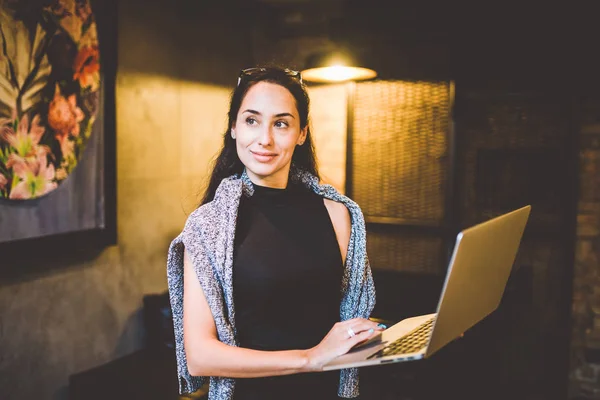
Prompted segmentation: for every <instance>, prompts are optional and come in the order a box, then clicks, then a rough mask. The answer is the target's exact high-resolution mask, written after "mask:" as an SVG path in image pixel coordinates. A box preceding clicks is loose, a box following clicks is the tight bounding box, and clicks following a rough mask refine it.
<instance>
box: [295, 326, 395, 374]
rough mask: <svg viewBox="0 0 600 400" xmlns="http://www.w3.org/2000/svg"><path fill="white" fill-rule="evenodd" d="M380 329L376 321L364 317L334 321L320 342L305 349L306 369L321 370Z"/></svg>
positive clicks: (311, 370)
mask: <svg viewBox="0 0 600 400" xmlns="http://www.w3.org/2000/svg"><path fill="white" fill-rule="evenodd" d="M382 330H383V328H382V327H381V326H378V325H377V323H376V322H373V321H370V320H368V319H364V318H354V319H349V320H348V321H344V322H338V323H336V324H335V325H334V326H333V328H331V330H330V331H329V333H327V335H326V336H325V337H324V338H323V340H321V343H319V344H318V345H316V346H315V347H313V348H312V349H309V350H307V353H306V355H307V358H308V365H307V369H308V371H310V372H313V371H321V370H322V369H323V366H324V365H325V364H327V363H328V362H329V361H331V360H333V359H334V358H336V357H338V356H341V355H342V354H346V353H347V352H348V351H349V350H350V349H351V348H352V347H354V346H356V345H357V344H358V343H360V342H363V341H365V340H367V339H369V338H370V337H372V336H374V335H376V334H378V333H379V332H381V331H382Z"/></svg>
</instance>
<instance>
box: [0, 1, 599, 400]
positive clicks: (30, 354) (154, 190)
mask: <svg viewBox="0 0 600 400" xmlns="http://www.w3.org/2000/svg"><path fill="white" fill-rule="evenodd" d="M578 4H582V3H578ZM115 11H116V14H115V15H114V23H115V26H114V29H115V30H116V32H117V38H118V39H117V50H118V57H117V60H116V68H117V76H116V99H115V105H116V122H117V125H116V155H117V156H116V171H117V180H116V183H115V184H116V190H117V210H116V214H117V234H118V244H117V245H115V246H109V247H107V248H103V249H99V250H97V251H94V252H78V251H77V250H76V249H69V248H68V246H66V247H65V248H66V249H69V250H67V251H68V253H66V254H63V255H61V256H60V257H48V258H45V259H43V261H37V262H38V264H36V265H31V261H28V260H29V256H28V255H27V254H23V256H22V257H15V258H10V259H6V258H4V259H2V258H1V255H0V263H2V265H1V268H0V269H1V270H2V274H1V275H0V278H1V281H0V398H3V399H37V398H40V399H65V398H67V397H68V392H69V389H68V380H69V377H70V376H72V375H73V374H76V373H79V372H82V371H86V370H89V369H91V368H94V367H97V366H100V365H104V364H106V363H109V362H111V361H114V360H117V359H120V358H121V357H123V356H127V355H130V354H132V353H134V352H136V351H139V350H141V349H143V348H144V347H145V346H146V344H147V341H148V332H146V331H145V328H144V323H145V322H144V314H143V309H144V307H143V298H144V296H145V295H149V294H158V293H163V292H164V291H165V290H166V276H165V266H166V252H167V247H168V245H169V243H170V241H171V239H172V238H173V237H174V236H176V235H177V233H178V232H179V231H180V229H181V228H182V226H183V223H184V221H185V219H186V216H187V215H188V214H189V213H190V212H191V211H192V210H193V209H194V208H195V207H196V205H197V203H198V201H199V196H198V195H199V193H201V191H202V188H203V182H204V179H205V177H206V174H207V173H208V171H209V163H210V161H211V159H212V157H213V155H214V154H215V152H216V151H217V150H218V148H219V145H220V142H221V134H222V132H223V131H224V129H225V124H226V119H225V118H226V111H227V106H228V104H227V102H228V97H229V94H230V92H231V90H232V88H233V85H234V84H235V82H236V78H237V74H238V71H239V69H240V68H242V67H246V66H251V65H255V64H256V63H262V62H269V61H275V62H278V63H282V64H285V65H289V66H291V67H294V68H298V69H300V68H302V66H303V63H304V60H306V58H307V57H308V56H309V55H310V54H311V53H313V52H315V51H332V50H334V49H336V48H338V47H345V48H348V49H350V50H351V51H352V52H353V53H354V54H356V55H359V56H361V57H362V58H363V59H364V60H367V62H368V63H369V66H370V67H372V68H373V69H375V70H376V71H377V72H378V74H379V77H378V79H377V80H375V81H372V82H359V83H356V84H331V85H311V86H310V89H309V93H310V96H311V100H312V109H311V110H312V124H313V132H314V134H315V140H316V147H317V155H318V158H319V161H320V166H321V172H322V174H323V177H324V178H325V180H327V181H328V182H330V183H332V184H333V185H334V186H336V187H337V188H338V189H340V190H342V191H344V190H347V189H348V194H349V195H350V196H351V197H353V198H355V199H356V200H357V201H358V202H359V204H360V205H361V206H362V208H363V211H364V212H365V215H366V218H367V222H368V224H369V225H368V228H369V256H370V259H371V262H372V265H373V269H374V271H375V273H376V284H377V286H378V289H379V299H378V306H377V307H378V309H377V312H378V313H379V314H380V315H382V316H385V317H388V318H392V319H394V318H398V317H401V316H402V315H404V314H406V313H409V312H411V311H414V310H421V309H423V310H428V309H429V308H431V307H435V302H436V301H437V295H438V293H439V292H438V288H439V284H440V283H439V282H440V280H441V278H442V277H443V273H444V272H445V270H444V267H445V262H446V261H447V254H448V250H449V248H450V247H451V244H452V242H451V238H452V236H453V235H454V234H455V232H456V230H457V229H459V228H460V227H462V226H467V225H470V224H472V223H475V222H479V221H481V220H483V219H485V218H487V217H489V216H492V215H495V214H498V213H500V212H502V211H505V210H508V209H510V208H511V207H516V206H519V205H521V204H522V203H523V202H531V203H532V204H533V206H534V213H533V214H532V220H531V223H530V225H529V227H528V230H527V233H526V237H525V239H524V242H523V246H522V249H521V251H520V253H519V256H518V259H517V262H516V266H517V267H518V268H517V269H516V272H515V274H514V276H513V277H512V278H511V281H510V286H509V290H508V291H507V296H506V298H505V300H506V301H505V302H504V304H503V306H502V308H501V310H499V311H500V312H499V313H497V314H496V315H494V316H493V318H491V319H490V320H489V321H486V324H482V325H481V326H480V327H479V329H476V330H474V331H473V332H468V334H467V335H466V339H465V343H466V344H465V345H464V346H465V348H466V349H467V350H465V351H466V353H465V354H466V355H467V356H465V357H464V358H461V359H460V360H458V359H456V363H455V364H454V365H455V366H458V367H459V368H457V369H459V370H460V371H461V373H462V374H464V375H470V376H472V377H473V378H472V381H476V382H479V386H478V389H477V390H478V391H479V393H481V394H482V395H481V397H482V398H491V394H490V393H491V392H493V391H495V390H497V389H498V385H500V386H504V387H505V388H507V389H506V390H507V391H510V393H511V394H512V396H511V398H523V399H551V398H552V399H553V398H566V397H567V396H568V397H570V398H576V397H578V398H600V394H599V393H600V382H599V381H600V356H599V355H598V350H600V319H599V318H600V317H599V316H598V314H599V313H600V311H599V310H598V307H597V306H598V305H599V304H600V297H599V294H598V293H600V280H599V278H598V256H599V253H600V247H599V246H600V242H599V237H600V231H599V219H600V95H599V92H598V87H599V82H600V79H599V78H598V71H600V68H599V67H600V65H599V64H598V63H597V62H596V61H595V58H596V57H595V53H596V52H597V46H596V43H595V39H596V38H597V37H598V28H597V27H596V26H595V21H594V20H593V13H592V9H591V8H590V7H587V6H583V5H570V6H568V7H566V6H564V5H563V6H560V7H559V6H556V7H555V6H551V5H548V4H544V5H543V6H542V5H527V4H523V3H520V4H519V5H518V6H513V5H511V4H508V3H496V4H483V5H482V4H479V5H470V6H469V7H466V6H459V5H457V4H453V3H442V2H437V3H436V2H419V3H417V2H383V1H373V2H364V1H355V0H335V1H311V0H304V1H303V0H263V1H258V0H256V1H248V2H242V1H228V2H222V3H219V4H217V3H216V2H197V1H191V0H176V1H173V2H167V1H160V0H153V1H141V0H128V1H122V2H118V3H116V2H115ZM348 140H349V142H348ZM0 229H7V227H4V226H0ZM35 251H36V250H35V249H31V252H35ZM40 256H42V257H43V255H40ZM131 368H137V367H136V366H135V365H132V366H131ZM386 368H387V367H386ZM173 379H175V377H174V376H173ZM488 391H489V392H488Z"/></svg>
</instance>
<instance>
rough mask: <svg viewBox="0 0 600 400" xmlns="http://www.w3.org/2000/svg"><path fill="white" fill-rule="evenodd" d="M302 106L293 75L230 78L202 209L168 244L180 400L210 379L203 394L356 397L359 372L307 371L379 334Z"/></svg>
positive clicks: (358, 231) (359, 234)
mask: <svg viewBox="0 0 600 400" xmlns="http://www.w3.org/2000/svg"><path fill="white" fill-rule="evenodd" d="M308 110H309V99H308V95H307V92H306V89H305V87H304V85H303V83H302V78H301V76H300V74H299V73H298V72H296V71H290V70H287V69H280V68H272V67H269V68H251V69H247V70H244V71H242V72H241V73H240V76H239V79H238V86H237V88H236V89H235V90H234V92H233V94H232V98H231V104H230V109H229V124H228V129H227V131H226V133H225V136H224V144H223V148H222V150H221V153H220V154H219V156H218V158H217V160H216V162H215V167H214V170H213V172H212V176H211V178H210V182H209V186H208V189H207V191H206V194H205V197H204V200H203V202H202V205H201V206H200V207H199V208H198V209H197V210H195V211H194V212H193V213H192V214H191V215H190V216H189V218H188V221H187V223H186V225H185V227H184V229H183V232H182V233H181V234H180V235H179V236H178V237H177V238H176V239H175V240H174V241H173V243H172V244H171V247H170V249H169V259H168V278H169V293H170V298H171V306H172V310H173V320H174V326H175V338H176V351H177V361H178V374H179V382H180V391H181V392H192V391H195V390H196V389H198V387H200V386H201V385H202V383H203V382H204V381H205V379H206V378H205V377H211V378H210V383H211V384H210V389H209V398H210V399H232V398H233V399H235V400H249V399H266V398H278V399H281V398H287V399H294V398H298V399H300V398H302V399H304V398H306V399H334V398H337V396H338V395H339V396H340V397H356V396H357V395H358V371H357V370H355V369H354V370H342V371H341V373H340V371H333V372H318V371H321V370H322V367H323V365H325V364H326V363H327V362H329V361H330V360H332V359H334V358H335V357H337V356H339V355H342V354H344V353H346V352H347V351H348V350H350V349H351V348H352V347H353V346H355V345H356V344H357V343H360V342H361V341H364V340H367V339H368V338H370V337H372V336H373V335H375V334H376V333H377V332H378V331H380V330H381V329H383V327H381V326H378V325H377V324H376V323H374V322H372V321H369V320H368V319H367V318H368V317H369V315H370V313H371V311H372V309H373V306H374V304H375V290H374V287H373V279H372V276H371V270H370V267H369V264H368V260H367V256H366V250H365V247H366V239H365V229H364V219H363V216H362V213H361V211H360V209H359V207H358V206H357V205H356V204H355V203H354V202H352V201H351V200H350V199H348V198H347V197H345V196H342V195H340V194H339V193H338V192H337V191H336V190H335V189H334V188H333V187H331V186H330V185H321V184H320V183H319V178H318V173H317V168H316V161H315V155H314V149H313V144H312V138H311V134H310V129H309V127H308ZM234 305H235V306H234ZM340 321H341V322H340ZM317 372H318V373H317ZM234 389H235V390H234Z"/></svg>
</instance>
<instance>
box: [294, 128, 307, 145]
mask: <svg viewBox="0 0 600 400" xmlns="http://www.w3.org/2000/svg"><path fill="white" fill-rule="evenodd" d="M307 134H308V125H306V126H305V127H304V128H302V130H300V136H298V141H297V142H296V144H297V145H298V146H302V145H303V144H304V142H305V141H306V135H307Z"/></svg>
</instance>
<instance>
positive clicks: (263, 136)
mask: <svg viewBox="0 0 600 400" xmlns="http://www.w3.org/2000/svg"><path fill="white" fill-rule="evenodd" d="M272 142H273V132H272V131H271V127H269V126H266V127H264V128H263V129H261V132H260V136H259V137H258V144H260V145H261V146H268V145H270V144H271V143H272Z"/></svg>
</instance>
